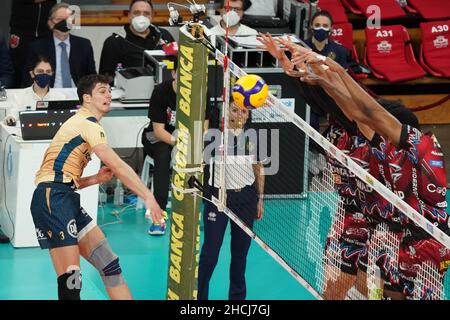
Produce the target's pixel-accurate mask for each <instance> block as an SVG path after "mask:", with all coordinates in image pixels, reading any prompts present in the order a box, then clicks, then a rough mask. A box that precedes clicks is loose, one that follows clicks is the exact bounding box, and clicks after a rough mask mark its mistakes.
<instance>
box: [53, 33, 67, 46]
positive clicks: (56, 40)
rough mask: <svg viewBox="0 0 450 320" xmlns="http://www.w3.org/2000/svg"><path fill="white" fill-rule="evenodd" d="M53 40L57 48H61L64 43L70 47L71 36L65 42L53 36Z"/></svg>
mask: <svg viewBox="0 0 450 320" xmlns="http://www.w3.org/2000/svg"><path fill="white" fill-rule="evenodd" d="M53 40H54V41H55V45H56V46H59V44H60V43H61V42H64V43H65V44H67V46H70V34H69V36H68V37H67V39H66V40H64V41H61V40H59V39H58V38H57V37H55V36H53Z"/></svg>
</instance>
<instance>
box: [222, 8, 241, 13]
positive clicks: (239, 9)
mask: <svg viewBox="0 0 450 320" xmlns="http://www.w3.org/2000/svg"><path fill="white" fill-rule="evenodd" d="M225 10H226V8H225ZM230 10H233V11H236V12H238V13H239V12H243V11H244V9H242V8H233V7H230Z"/></svg>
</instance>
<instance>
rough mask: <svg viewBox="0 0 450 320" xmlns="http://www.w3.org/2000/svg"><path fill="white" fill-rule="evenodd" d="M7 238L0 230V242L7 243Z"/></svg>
mask: <svg viewBox="0 0 450 320" xmlns="http://www.w3.org/2000/svg"><path fill="white" fill-rule="evenodd" d="M8 242H9V238H8V237H7V236H5V234H4V233H3V232H2V231H1V230H0V243H8Z"/></svg>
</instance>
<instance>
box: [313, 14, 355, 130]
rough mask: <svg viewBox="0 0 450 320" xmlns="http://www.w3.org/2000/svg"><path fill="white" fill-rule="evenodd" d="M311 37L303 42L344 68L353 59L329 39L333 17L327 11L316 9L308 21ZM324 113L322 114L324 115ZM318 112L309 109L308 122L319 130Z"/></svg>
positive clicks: (344, 49)
mask: <svg viewBox="0 0 450 320" xmlns="http://www.w3.org/2000/svg"><path fill="white" fill-rule="evenodd" d="M310 28H311V37H310V38H309V39H307V40H305V43H306V44H307V45H308V46H309V47H310V48H311V49H312V50H313V51H315V52H317V53H319V54H321V55H323V56H326V57H330V58H331V59H333V60H335V61H336V62H337V63H339V64H340V65H341V66H343V67H344V68H347V67H348V66H349V64H350V63H351V62H353V59H352V57H351V52H350V51H349V50H348V49H347V48H345V47H344V46H342V45H340V44H339V43H337V42H334V41H332V40H331V39H330V35H331V30H332V28H333V18H332V16H331V14H330V13H329V12H328V11H325V10H323V11H318V12H316V13H315V14H314V15H313V17H312V18H311V22H310ZM324 115H325V114H322V116H324ZM320 116H321V115H319V114H317V113H315V112H314V111H311V116H310V124H311V126H312V127H313V128H314V129H316V130H317V131H319V127H320Z"/></svg>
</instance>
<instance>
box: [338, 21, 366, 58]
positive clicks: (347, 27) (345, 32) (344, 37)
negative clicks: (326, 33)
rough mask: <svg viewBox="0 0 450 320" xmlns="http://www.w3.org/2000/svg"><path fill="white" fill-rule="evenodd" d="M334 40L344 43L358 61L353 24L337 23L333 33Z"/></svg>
mask: <svg viewBox="0 0 450 320" xmlns="http://www.w3.org/2000/svg"><path fill="white" fill-rule="evenodd" d="M331 39H333V41H335V42H337V43H339V44H341V45H343V46H344V47H346V48H347V49H348V50H350V52H351V53H352V56H353V59H354V60H355V61H356V62H358V61H359V59H358V54H357V52H356V48H355V45H354V44H353V26H352V24H351V23H350V22H346V23H335V24H334V25H333V32H332V34H331Z"/></svg>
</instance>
